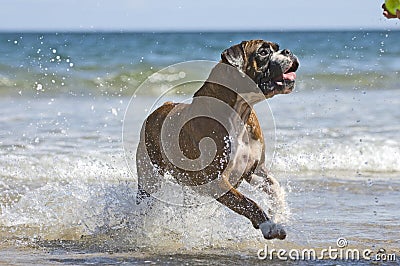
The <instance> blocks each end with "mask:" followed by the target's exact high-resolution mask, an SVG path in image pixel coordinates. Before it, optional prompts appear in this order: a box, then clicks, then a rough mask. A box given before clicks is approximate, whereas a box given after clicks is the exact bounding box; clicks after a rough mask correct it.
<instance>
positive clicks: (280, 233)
mask: <svg viewBox="0 0 400 266" xmlns="http://www.w3.org/2000/svg"><path fill="white" fill-rule="evenodd" d="M259 227H260V230H261V232H262V234H263V236H264V238H265V239H274V238H277V239H280V240H283V239H285V238H286V231H285V229H283V227H282V225H280V224H276V223H274V222H271V221H265V222H263V223H262V224H260V225H259Z"/></svg>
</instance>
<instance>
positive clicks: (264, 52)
mask: <svg viewBox="0 0 400 266" xmlns="http://www.w3.org/2000/svg"><path fill="white" fill-rule="evenodd" d="M258 54H259V55H261V56H267V55H268V54H269V51H268V50H267V49H262V50H261V51H259V52H258Z"/></svg>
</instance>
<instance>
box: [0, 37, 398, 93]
mask: <svg viewBox="0 0 400 266" xmlns="http://www.w3.org/2000/svg"><path fill="white" fill-rule="evenodd" d="M247 39H266V40H273V41H275V42H278V43H279V44H280V45H281V47H287V48H289V49H291V50H293V51H295V53H296V54H297V55H298V57H299V58H301V62H302V68H301V69H300V71H299V74H300V80H301V83H302V86H301V89H320V88H325V89H332V88H344V89H354V88H360V89H383V88H391V89H394V88H397V87H398V85H399V83H398V80H399V72H398V71H399V69H400V62H399V60H396V57H398V56H400V46H399V45H398V43H399V41H400V32H399V31H372V32H364V31H346V32H318V31H317V32H265V33H263V32H255V33H91V34H84V33H47V34H35V33H24V34H17V33H0V54H1V61H0V91H2V92H3V93H4V91H7V93H11V94H12V93H17V92H20V91H22V92H31V91H32V90H34V89H36V88H37V84H38V83H39V84H41V85H42V87H41V88H42V90H44V91H46V92H47V93H58V92H60V91H62V92H85V93H87V92H88V91H89V90H90V91H91V92H92V93H99V94H101V93H104V92H107V93H117V94H118V93H119V94H125V95H126V94H131V93H132V91H133V90H134V89H135V87H137V86H138V84H140V82H142V81H143V80H144V79H145V78H146V77H147V76H148V74H149V73H152V72H155V71H156V70H159V69H160V68H163V67H166V66H168V65H170V64H174V63H178V62H182V61H188V60H199V59H206V60H219V59H220V54H221V51H223V50H224V49H226V48H227V47H229V46H231V45H233V44H236V43H239V42H241V41H242V40H247Z"/></svg>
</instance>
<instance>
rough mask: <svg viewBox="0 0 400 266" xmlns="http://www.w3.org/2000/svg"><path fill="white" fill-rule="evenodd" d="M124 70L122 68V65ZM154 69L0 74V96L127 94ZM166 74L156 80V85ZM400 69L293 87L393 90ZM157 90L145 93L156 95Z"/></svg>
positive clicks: (315, 78) (310, 76) (324, 76)
mask: <svg viewBox="0 0 400 266" xmlns="http://www.w3.org/2000/svg"><path fill="white" fill-rule="evenodd" d="M123 69H126V68H123ZM157 71H158V69H154V68H153V67H151V66H149V65H146V66H142V67H140V68H137V67H136V69H135V70H133V71H127V70H122V71H120V72H110V73H104V71H103V70H101V71H100V69H99V68H97V67H93V69H87V68H85V67H82V68H81V69H78V67H77V69H74V70H73V71H71V72H68V73H58V74H57V73H41V72H37V73H35V72H32V71H29V72H24V71H22V70H18V71H17V72H16V73H15V74H14V75H4V74H3V75H0V95H28V96H30V95H39V96H40V95H43V96H45V95H54V94H77V95H79V94H83V95H87V94H94V95H105V96H109V95H119V96H130V95H133V93H134V92H135V91H136V89H137V88H138V87H139V85H140V84H141V83H143V82H144V81H145V80H146V79H147V78H150V79H151V78H152V77H153V76H152V75H153V74H154V73H156V72H157ZM175 75H177V73H171V74H170V75H169V76H170V77H164V78H163V79H162V80H158V82H159V84H160V87H162V85H163V82H167V81H168V80H170V79H171V78H172V79H173V78H174V76H175ZM399 80H400V72H385V73H383V72H382V73H381V72H368V71H365V72H357V73H325V72H321V73H318V72H315V73H308V72H307V73H301V70H300V71H299V73H298V78H297V90H298V91H308V90H354V89H358V90H381V89H397V88H398V87H399V86H400V83H399ZM161 90H162V89H160V90H157V89H155V90H153V91H149V92H147V93H149V94H153V95H157V94H159V93H160V91H161Z"/></svg>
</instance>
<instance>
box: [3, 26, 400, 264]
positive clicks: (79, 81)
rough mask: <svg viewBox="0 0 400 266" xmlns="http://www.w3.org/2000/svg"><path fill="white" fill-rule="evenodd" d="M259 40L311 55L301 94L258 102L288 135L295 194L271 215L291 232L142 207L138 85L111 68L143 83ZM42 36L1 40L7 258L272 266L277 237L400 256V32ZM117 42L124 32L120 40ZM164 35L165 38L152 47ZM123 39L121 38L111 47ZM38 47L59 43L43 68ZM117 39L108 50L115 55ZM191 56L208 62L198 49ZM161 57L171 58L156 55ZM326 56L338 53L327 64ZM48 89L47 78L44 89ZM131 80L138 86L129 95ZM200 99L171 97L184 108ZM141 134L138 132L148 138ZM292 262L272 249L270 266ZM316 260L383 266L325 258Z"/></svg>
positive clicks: (277, 152)
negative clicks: (136, 149) (268, 237)
mask: <svg viewBox="0 0 400 266" xmlns="http://www.w3.org/2000/svg"><path fill="white" fill-rule="evenodd" d="M256 35H257V36H261V35H262V36H271V37H273V39H278V40H277V41H280V42H284V43H285V45H290V43H292V45H293V46H294V47H293V48H292V47H291V49H292V50H293V51H296V50H299V57H300V60H301V62H302V68H301V71H300V72H299V73H298V80H297V84H298V86H297V89H296V91H295V92H293V93H292V94H289V95H281V96H277V97H274V98H273V99H270V100H268V103H269V106H270V107H268V106H266V105H262V104H260V105H259V106H257V108H256V109H257V112H258V114H259V117H260V120H261V124H262V127H263V130H264V132H265V133H266V134H269V131H270V130H271V128H274V127H273V125H272V124H271V121H270V120H268V117H269V116H268V112H269V108H270V109H271V110H272V112H273V117H274V123H275V126H276V130H275V133H276V142H275V143H274V144H273V143H269V144H270V147H272V148H273V147H276V149H273V154H274V157H271V158H269V161H270V162H271V163H272V165H271V169H270V171H271V173H272V174H273V176H275V177H276V178H277V179H278V180H279V181H280V182H281V184H282V186H283V187H284V189H285V191H286V200H285V203H286V204H287V207H286V208H284V209H281V210H277V212H278V213H277V214H276V215H275V219H276V220H279V221H281V222H282V223H283V225H284V226H285V228H286V229H287V232H288V237H287V239H286V240H284V241H278V240H274V241H265V240H264V239H263V238H262V235H261V233H260V231H258V230H255V229H253V228H252V226H251V224H250V223H249V222H248V221H247V220H246V219H245V218H242V217H239V216H237V215H236V214H234V213H232V212H231V211H229V210H227V209H226V208H224V207H222V206H221V205H219V204H217V203H216V202H214V201H212V202H210V203H209V204H205V205H204V204H200V205H195V206H191V207H179V206H174V205H168V204H164V203H162V202H156V204H155V206H153V208H152V209H150V210H143V209H139V208H137V207H135V204H134V202H135V193H136V185H137V184H136V175H135V169H134V167H133V168H132V169H129V168H128V166H127V164H126V162H125V157H124V150H123V145H122V138H123V137H122V128H123V120H124V114H125V110H126V108H127V106H128V103H129V101H130V92H131V91H133V87H134V85H133V83H132V84H131V85H129V84H130V83H129V82H127V80H125V81H123V82H120V83H118V82H116V81H117V79H119V78H116V79H113V78H112V77H115V76H113V75H111V73H112V72H111V71H110V70H113V71H115V72H118V73H119V74H118V73H117V74H116V75H117V76H118V75H123V74H121V72H124V71H127V72H128V74H127V75H128V76H129V77H128V78H132V79H133V77H136V76H142V75H146V73H147V72H145V71H149V72H152V71H155V70H156V69H159V68H160V67H162V66H166V65H168V64H170V63H175V62H177V61H183V60H186V59H210V60H218V53H220V51H221V50H222V49H223V47H225V46H226V45H225V42H227V43H229V41H227V40H232V41H236V40H239V39H240V40H241V39H246V38H250V37H251V38H252V37H253V36H256ZM21 36H22V35H21ZM40 36H42V35H27V36H25V35H24V36H22V37H23V38H22V39H19V37H20V36H19V35H18V34H14V35H12V34H11V35H10V34H9V35H2V38H3V37H4V38H3V43H2V45H3V46H1V45H0V47H2V48H1V49H3V52H4V51H5V52H4V53H3V54H4V55H6V56H5V58H6V60H4V61H3V62H2V65H0V78H2V79H0V80H1V82H0V86H3V87H1V89H0V92H1V97H0V110H1V114H2V115H1V117H0V239H1V241H0V245H1V248H0V263H2V264H6V263H20V264H48V265H54V264H67V265H71V264H73V265H75V264H128V265H129V264H143V263H155V264H167V263H168V264H182V263H190V264H195V265H196V264H198V265H201V264H205V263H207V264H232V263H235V264H236V263H239V264H256V263H259V264H267V263H268V264H269V263H270V261H265V260H263V261H260V260H259V259H258V258H257V252H258V251H259V250H260V249H263V248H264V246H265V244H267V245H268V247H269V248H270V249H272V248H275V249H285V250H287V251H289V250H292V249H295V250H302V249H310V248H314V249H316V250H318V251H321V250H322V249H324V248H329V247H332V248H337V243H336V242H337V240H338V239H339V238H345V239H346V240H347V242H348V246H347V247H346V248H348V249H358V250H360V251H363V250H365V249H370V250H371V251H372V252H375V253H376V252H378V251H379V250H380V249H382V248H383V249H385V251H386V253H387V254H396V255H397V257H398V256H400V242H399V239H400V233H399V232H400V224H399V222H398V221H399V219H400V213H399V212H398V198H399V191H400V152H399V151H400V135H399V133H398V132H400V124H399V123H398V121H399V118H400V111H399V110H400V109H399V108H398V107H399V104H400V91H399V90H398V85H399V83H398V79H396V77H397V76H398V71H399V70H400V67H399V65H398V62H397V61H393V62H388V60H387V59H388V57H390V56H396V55H398V53H399V50H398V46H396V48H394V50H390V49H388V48H389V45H388V42H389V43H390V42H394V41H396V40H397V38H399V35H398V32H372V33H365V32H350V33H349V32H345V33H339V32H336V33H329V32H328V33H320V34H319V35H318V34H316V35H315V34H311V33H304V34H300V33H293V34H291V35H288V34H282V33H265V34H250V33H246V34H239V33H238V34H233V33H227V34H221V35H218V34H208V35H206V36H207V37H204V35H197V34H189V35H183V36H184V37H185V38H181V37H182V35H177V36H174V35H173V34H171V35H162V34H161V35H152V34H144V35H140V34H139V35H128V37H129V38H132V40H131V41H129V38H127V36H124V35H118V34H116V35H109V34H106V35H104V36H103V35H101V34H99V35H77V34H75V35H66V36H62V35H43V38H42V39H40ZM122 36H124V37H123V38H122ZM132 36H133V37H132ZM193 36H196V38H195V39H193V38H194V37H193ZM310 37H313V38H316V40H317V41H316V42H315V43H316V47H314V46H306V47H304V48H301V47H302V46H301V45H300V44H302V43H304V42H305V40H306V39H307V38H310ZM354 37H355V39H354V40H352V39H353V38H354ZM113 38H114V39H115V38H117V39H118V38H120V39H119V40H125V41H124V42H117V44H115V43H114V42H112V40H113ZM7 40H11V41H10V42H8V41H7ZM13 40H17V43H16V44H15V43H14V41H13ZM104 40H108V41H104ZM194 40H202V41H203V42H205V43H198V42H195V41H194ZM156 41H158V42H159V43H160V42H163V43H166V44H168V45H164V46H162V47H161V46H156V44H155V42H156ZM41 42H43V43H42V44H41ZM177 42H179V43H180V47H181V48H180V50H179V51H180V53H178V55H177V49H178V48H176V47H177V46H176V43H177ZM381 42H384V43H383V44H382V43H381ZM96 43H97V44H100V45H98V46H96V49H97V50H96V49H95V50H94V51H90V53H88V54H85V55H84V54H82V53H81V51H80V50H79V49H78V48H77V47H79V45H78V44H82V45H83V46H85V47H86V46H91V44H96ZM105 43H108V44H107V45H105ZM118 43H119V45H120V47H118ZM143 43H144V44H145V45H143ZM149 43H153V45H154V46H150V47H149ZM211 44H212V45H211ZM350 44H353V45H352V46H349V45H350ZM13 45H16V46H17V48H16V47H15V46H13ZM113 45H117V46H116V47H114V48H113V49H111V47H113ZM141 45H143V47H147V48H143V49H144V50H142V51H138V50H135V51H134V52H132V53H133V54H132V57H131V58H129V56H128V57H126V53H127V51H131V48H132V47H142V46H141ZM228 45H229V44H228ZM36 46H38V47H41V49H42V50H41V51H44V50H46V51H47V52H46V55H43V56H42V57H40V58H43V59H41V60H43V61H44V62H45V63H44V64H42V66H41V67H40V66H39V63H37V62H38V61H35V60H38V59H37V58H36V59H34V58H33V54H36V52H37V49H38V47H36ZM345 46H346V47H350V48H345ZM32 47H33V48H32ZM43 47H46V48H43ZM54 47H55V48H54ZM63 47H67V48H68V47H69V48H68V49H67V48H63ZM71 47H72V48H73V49H72V48H71ZM151 47H153V48H154V47H159V49H160V50H155V48H154V49H153V48H151ZM194 47H195V49H194ZM351 47H353V48H354V47H356V48H354V49H353V48H351ZM382 47H383V48H382ZM50 48H52V49H50ZM109 48H110V49H111V50H110V51H112V52H110V53H105V52H104V51H109ZM200 48H201V49H200ZM18 49H22V50H23V51H25V52H26V53H27V54H24V53H20V52H21V50H18ZM53 49H56V52H55V53H54V54H53ZM63 49H65V50H63ZM146 49H150V50H149V51H147V50H146ZM193 49H194V51H196V55H198V56H197V58H196V57H194V56H191V55H192V53H194V52H193ZM324 49H325V50H324ZM380 49H384V51H383V52H382V51H380ZM396 49H397V50H396ZM151 51H153V52H151ZM351 51H354V53H351ZM61 52H62V55H63V56H62V57H60V58H61V63H60V64H57V63H54V62H52V61H51V58H52V57H49V58H47V57H46V56H52V55H54V56H55V60H56V61H57V55H58V54H59V53H61ZM41 53H42V52H41ZM119 53H122V54H119ZM155 53H156V54H157V56H154V54H155ZM326 53H328V54H329V56H328V57H326ZM111 54H113V55H116V54H119V57H118V56H117V57H116V56H111ZM170 54H172V55H173V58H170V57H168V55H170ZM388 54H390V56H389V55H388ZM26 55H28V56H26ZM99 55H102V56H101V57H100V58H101V60H100V59H98V57H97V56H99ZM150 55H151V56H150ZM161 55H162V58H163V60H164V61H161V62H159V63H158V64H156V63H155V62H157V60H158V58H159V57H160V56H161ZM335 55H339V57H336V56H335ZM29 56H30V57H29ZM141 56H143V57H146V58H148V59H147V62H146V64H145V65H143V64H144V63H143V62H139V61H140V60H141V59H140V58H141ZM68 58H69V62H67V59H68ZM89 59H90V60H89ZM325 59H326V60H328V62H327V61H324V62H320V61H321V60H325ZM96 60H99V61H96ZM102 60H104V61H102ZM144 61H146V59H144ZM70 62H73V63H74V64H73V65H72V67H71V66H70V65H69V63H70ZM99 62H105V63H104V64H102V63H99ZM319 62H320V63H321V64H319ZM338 62H341V63H342V64H343V65H344V66H345V67H346V69H343V68H340V67H338V66H337V64H338ZM53 63H54V64H53ZM27 64H28V65H29V67H30V70H29V71H26V70H27V68H26V65H27ZM46 64H48V66H47V70H44V68H45V67H46V66H45V65H46ZM19 65H24V67H19ZM130 65H132V68H130ZM321 65H326V66H327V67H326V68H324V69H323V68H321ZM50 66H54V67H56V68H54V69H50ZM153 66H154V69H153V70H151V69H150V67H153ZM67 68H70V70H69V71H67ZM146 69H147V70H146ZM20 71H21V72H24V74H22V75H20ZM35 71H36V72H35ZM67 72H69V73H71V74H68V73H67ZM140 72H143V73H142V74H140ZM32 73H35V74H32ZM46 73H48V74H49V75H52V73H55V74H54V75H55V76H56V77H58V78H60V79H59V80H63V79H62V77H63V76H64V75H65V84H64V85H63V86H62V85H61V83H58V82H59V81H58V80H55V83H54V84H55V85H54V86H53V85H51V84H53V83H52V81H51V78H49V76H48V75H45V74H46ZM102 73H103V74H102ZM107 73H108V74H107ZM31 74H32V76H30V75H31ZM325 76H326V78H327V79H325ZM97 77H99V78H100V80H101V81H104V80H105V79H106V77H111V78H110V79H108V81H107V82H106V83H104V84H103V83H101V82H100V83H101V84H103V86H101V85H100V83H96V82H94V81H93V80H98V79H97ZM352 77H356V78H355V79H353V78H352ZM141 79H143V78H139V79H138V80H136V81H135V82H136V83H138V82H139V81H140V80H141ZM35 82H36V83H35ZM46 82H47V83H46ZM115 83H116V84H115ZM136 83H135V84H136ZM38 84H42V86H43V87H42V88H39V89H38V87H37V86H38ZM46 84H47V85H46ZM75 85H76V87H74V86H75ZM124 86H125V87H124ZM120 88H128V89H126V90H125V89H123V90H122V92H121V91H120ZM190 93H191V92H190V91H188V92H186V94H183V95H182V94H180V95H170V96H168V97H171V98H172V99H174V100H176V101H183V100H185V99H186V98H187V97H189V96H190ZM157 97H158V95H157V94H156V93H154V92H152V93H149V94H148V95H139V96H138V99H139V100H137V101H135V106H134V110H135V111H136V110H137V113H136V115H134V117H132V118H131V120H132V121H133V122H134V123H137V126H138V127H140V124H141V121H142V120H143V119H144V115H143V113H145V111H144V109H146V108H147V106H148V105H149V104H151V103H154V101H155V99H157ZM131 136H132V138H133V140H137V136H138V132H131ZM131 170H132V171H131ZM241 191H243V193H244V194H246V195H248V196H250V197H251V198H252V199H254V200H256V201H257V202H258V203H260V205H262V206H263V207H264V208H265V209H266V208H267V207H268V204H269V202H268V201H267V199H266V197H265V195H263V194H262V193H261V192H259V191H257V190H254V189H253V188H252V187H250V186H249V185H247V184H243V185H242V186H241ZM175 192H176V194H179V193H177V192H178V191H175ZM180 192H182V195H183V197H184V198H183V199H181V200H184V201H185V202H186V203H187V202H193V203H196V202H197V201H198V200H199V199H198V198H196V197H194V196H193V195H192V193H191V192H190V191H187V190H183V191H180ZM143 213H145V215H143ZM346 248H345V249H346ZM281 262H282V261H280V260H279V259H277V258H276V257H275V259H274V260H273V262H272V264H279V263H281ZM314 262H315V263H319V264H320V265H333V264H344V263H346V264H347V263H349V264H354V265H359V264H361V265H363V264H365V265H366V264H368V265H370V264H371V262H370V261H367V260H359V261H358V260H356V261H344V260H336V261H335V260H330V259H329V257H326V256H325V260H318V261H314ZM398 262H399V261H398V260H397V263H398ZM287 263H288V264H292V263H293V264H300V265H302V264H306V263H307V262H306V261H297V262H291V261H289V262H287Z"/></svg>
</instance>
